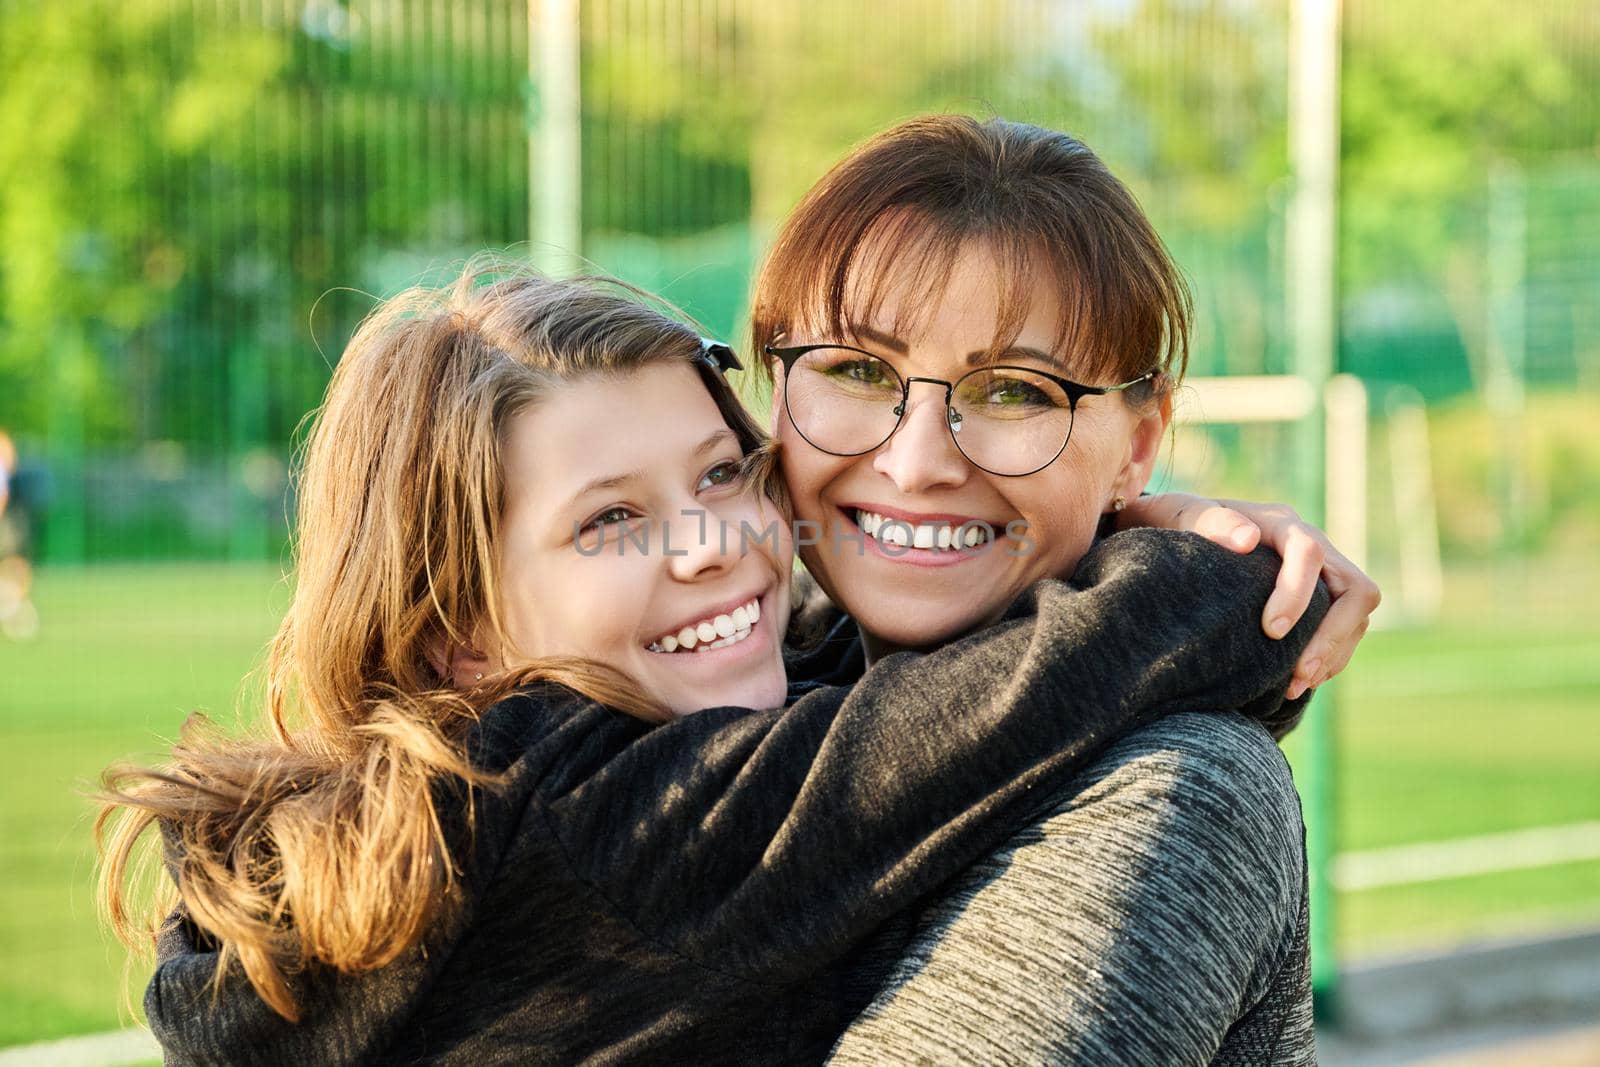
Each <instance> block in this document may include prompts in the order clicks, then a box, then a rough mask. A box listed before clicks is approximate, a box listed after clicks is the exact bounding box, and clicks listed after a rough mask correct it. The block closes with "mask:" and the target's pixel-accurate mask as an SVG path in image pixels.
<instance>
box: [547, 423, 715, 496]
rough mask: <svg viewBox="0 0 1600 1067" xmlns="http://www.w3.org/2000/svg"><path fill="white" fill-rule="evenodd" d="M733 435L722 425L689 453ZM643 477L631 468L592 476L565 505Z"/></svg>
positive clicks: (710, 449)
mask: <svg viewBox="0 0 1600 1067" xmlns="http://www.w3.org/2000/svg"><path fill="white" fill-rule="evenodd" d="M734 436H736V435H735V434H734V432H733V431H732V430H730V429H728V428H727V427H726V426H724V427H723V428H722V429H720V430H717V431H715V432H713V433H712V434H711V436H709V437H707V438H706V439H705V440H704V441H701V442H700V443H699V444H698V445H695V446H694V451H693V452H692V453H691V455H693V456H694V457H695V458H696V459H699V458H700V457H701V456H703V455H705V454H706V453H708V452H714V451H716V449H717V446H718V445H720V444H722V443H723V442H724V441H726V440H728V439H730V438H732V437H734ZM645 477H646V474H645V472H644V471H642V470H631V471H624V472H623V473H621V474H610V475H602V476H601V477H599V478H594V479H591V480H590V481H587V482H585V483H584V484H583V488H581V489H579V490H578V491H577V492H576V493H573V494H572V496H570V497H569V498H567V503H566V504H565V506H566V507H572V506H573V505H574V504H576V503H577V502H578V501H580V500H582V499H583V498H584V497H586V496H588V495H589V494H590V493H597V492H599V491H600V490H602V489H616V488H618V487H620V486H624V485H627V484H628V483H629V482H638V481H643V480H644V479H645Z"/></svg>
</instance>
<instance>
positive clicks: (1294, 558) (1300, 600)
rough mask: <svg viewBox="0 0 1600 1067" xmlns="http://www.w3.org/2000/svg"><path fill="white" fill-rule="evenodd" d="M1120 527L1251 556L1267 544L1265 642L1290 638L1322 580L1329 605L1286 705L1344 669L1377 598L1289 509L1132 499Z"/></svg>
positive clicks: (1168, 496) (1174, 497)
mask: <svg viewBox="0 0 1600 1067" xmlns="http://www.w3.org/2000/svg"><path fill="white" fill-rule="evenodd" d="M1117 526H1118V527H1119V528H1126V527H1130V526H1160V527H1164V528H1166V529H1169V530H1188V531H1190V532H1192V533H1197V534H1200V535H1201V536H1202V537H1205V538H1206V539H1208V540H1211V541H1215V542H1216V543H1217V544H1219V545H1222V546H1223V547H1225V548H1231V549H1233V550H1234V551H1235V552H1249V551H1252V550H1253V549H1254V548H1255V547H1256V546H1257V545H1258V544H1264V545H1266V546H1267V547H1268V548H1270V549H1272V550H1273V551H1274V552H1276V553H1278V555H1280V556H1282V557H1283V567H1282V568H1281V569H1280V570H1279V571H1278V583H1277V586H1276V588H1274V589H1273V591H1272V596H1271V597H1269V598H1268V599H1267V606H1266V609H1265V610H1264V611H1263V612H1262V614H1261V628H1262V629H1263V630H1265V631H1266V633H1267V636H1268V637H1272V638H1279V637H1282V636H1283V635H1284V634H1286V633H1288V632H1289V630H1290V629H1291V628H1292V627H1293V626H1294V624H1295V622H1296V620H1298V619H1299V618H1300V616H1301V615H1302V614H1303V613H1304V612H1305V610H1306V605H1307V604H1309V603H1310V602H1311V592H1312V590H1313V589H1315V588H1316V585H1317V579H1318V578H1319V577H1320V578H1321V579H1322V580H1323V581H1324V582H1326V583H1327V585H1328V592H1330V593H1332V594H1333V607H1332V608H1330V609H1329V610H1328V615H1327V617H1326V618H1324V619H1323V620H1322V625H1321V626H1319V627H1318V628H1317V632H1316V633H1315V634H1313V635H1312V636H1311V643H1310V644H1308V645H1306V650H1305V652H1304V653H1303V654H1302V655H1301V656H1300V661H1299V662H1298V663H1297V664H1295V668H1294V677H1293V679H1291V680H1290V682H1289V688H1288V690H1287V692H1286V693H1285V696H1287V697H1288V698H1289V699H1290V700H1293V699H1294V698H1295V697H1298V696H1299V695H1300V694H1301V693H1304V692H1305V691H1306V690H1307V689H1310V688H1313V687H1314V686H1318V685H1321V684H1322V683H1323V682H1325V681H1327V680H1328V679H1329V678H1332V677H1333V676H1334V675H1336V674H1338V673H1339V672H1340V671H1342V670H1344V668H1345V665H1346V664H1348V663H1349V662H1350V657H1351V655H1352V654H1353V653H1354V652H1355V650H1356V645H1357V644H1358V643H1360V641H1361V638H1362V637H1363V636H1365V634H1366V632H1367V626H1368V624H1369V623H1371V621H1372V613H1373V612H1374V611H1375V610H1377V607H1378V601H1379V600H1380V599H1382V594H1381V593H1380V592H1379V590H1378V585H1377V583H1376V582H1374V581H1373V580H1372V579H1371V578H1368V577H1367V576H1366V574H1365V573H1364V572H1363V571H1362V570H1361V568H1360V567H1357V566H1356V565H1355V564H1354V563H1351V562H1350V560H1348V559H1347V558H1345V555H1344V553H1342V552H1340V551H1339V550H1338V549H1337V548H1334V547H1333V542H1331V541H1329V540H1328V535H1327V534H1325V533H1323V532H1322V531H1321V530H1319V529H1317V528H1316V527H1315V526H1312V525H1311V524H1310V523H1308V522H1306V521H1305V520H1303V519H1302V518H1300V516H1299V515H1297V514H1295V510H1294V509H1293V508H1291V507H1289V506H1288V505H1287V504H1253V503H1251V502H1249V501H1247V500H1211V499H1209V498H1206V497H1200V496H1192V495H1190V494H1188V493H1160V494H1158V495H1155V496H1145V497H1139V498H1138V499H1136V500H1130V501H1129V502H1128V506H1127V508H1126V510H1124V511H1123V512H1122V514H1121V515H1120V516H1119V521H1118V523H1117Z"/></svg>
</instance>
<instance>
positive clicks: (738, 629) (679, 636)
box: [648, 598, 761, 652]
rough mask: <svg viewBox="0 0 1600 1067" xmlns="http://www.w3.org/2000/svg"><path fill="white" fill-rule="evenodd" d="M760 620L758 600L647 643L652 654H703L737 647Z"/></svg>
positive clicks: (759, 602) (759, 603)
mask: <svg viewBox="0 0 1600 1067" xmlns="http://www.w3.org/2000/svg"><path fill="white" fill-rule="evenodd" d="M760 619H761V601H760V599H759V598H758V599H754V600H751V601H750V602H749V603H747V604H741V605H740V606H738V607H736V608H734V609H733V611H732V612H730V613H728V614H726V615H713V616H712V617H711V618H709V619H703V620H701V621H700V622H697V623H695V624H694V625H692V626H685V627H684V628H683V629H681V630H679V631H678V632H677V633H675V634H667V635H666V636H664V637H658V638H656V639H655V640H654V641H652V642H650V645H649V646H648V647H649V649H650V651H651V652H676V651H678V650H679V649H682V650H683V651H685V652H693V651H694V650H695V648H696V647H698V648H699V649H700V650H701V651H702V652H704V651H706V650H707V649H712V648H726V647H727V646H728V645H736V644H738V643H739V642H740V641H743V640H744V639H745V638H747V637H749V636H750V630H751V628H752V627H753V626H755V624H756V623H757V622H759V621H760Z"/></svg>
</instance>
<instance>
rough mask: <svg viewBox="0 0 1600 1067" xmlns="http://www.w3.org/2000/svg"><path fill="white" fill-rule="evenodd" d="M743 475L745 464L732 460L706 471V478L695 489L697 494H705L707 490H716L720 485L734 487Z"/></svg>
mask: <svg viewBox="0 0 1600 1067" xmlns="http://www.w3.org/2000/svg"><path fill="white" fill-rule="evenodd" d="M743 474H744V464H743V463H741V462H739V461H737V460H731V459H730V460H728V461H726V462H724V463H718V464H717V465H716V466H715V467H712V468H711V469H710V470H708V471H706V474H705V477H704V478H701V479H700V484H699V485H698V486H696V487H695V488H696V491H697V492H704V491H705V490H707V489H715V488H716V487H717V486H719V485H732V484H733V483H735V482H737V481H738V480H739V479H740V477H742V476H743Z"/></svg>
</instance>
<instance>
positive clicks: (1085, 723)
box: [539, 531, 1319, 982]
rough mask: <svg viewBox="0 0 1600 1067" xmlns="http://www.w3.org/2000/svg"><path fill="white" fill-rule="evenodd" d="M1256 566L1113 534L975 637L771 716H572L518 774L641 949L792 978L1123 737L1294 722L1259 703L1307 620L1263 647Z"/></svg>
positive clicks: (1213, 552)
mask: <svg viewBox="0 0 1600 1067" xmlns="http://www.w3.org/2000/svg"><path fill="white" fill-rule="evenodd" d="M1276 569H1277V561H1276V558H1275V557H1272V556H1271V555H1270V554H1269V553H1262V554H1260V555H1255V556H1238V555H1234V554H1232V553H1229V552H1227V551H1224V550H1222V549H1219V548H1217V547H1215V546H1213V545H1210V544H1209V543H1207V542H1205V541H1204V540H1202V539H1200V538H1198V537H1193V536H1190V535H1184V534H1172V533H1167V532H1162V531H1137V532H1133V533H1130V534H1127V535H1123V536H1122V537H1117V538H1112V539H1109V540H1107V541H1106V542H1105V543H1103V544H1102V545H1101V546H1099V547H1097V548H1096V549H1095V551H1094V552H1093V553H1091V554H1090V555H1089V556H1087V557H1085V559H1084V562H1083V565H1082V566H1081V567H1080V569H1079V572H1078V574H1077V575H1076V576H1075V577H1074V579H1073V583H1072V584H1067V583H1062V582H1042V583H1039V584H1038V585H1036V586H1035V587H1033V588H1032V589H1031V590H1030V591H1029V592H1028V593H1027V594H1026V595H1025V596H1024V597H1023V598H1021V599H1020V600H1019V601H1018V603H1017V604H1016V605H1014V606H1013V608H1012V610H1011V612H1010V613H1009V614H1008V616H1007V618H1006V619H1005V620H1004V621H1002V622H1001V623H1000V624H998V625H997V626H995V627H993V628H991V629H990V630H988V631H985V632H984V633H983V634H981V635H977V636H975V637H972V638H968V639H966V640H963V641H960V642H957V643H955V644H953V645H951V646H948V647H946V648H944V649H941V650H939V651H937V652H934V653H931V654H928V655H926V656H913V655H904V654H902V655H896V656H890V657H888V658H886V659H885V660H884V661H883V662H881V663H880V664H878V665H877V666H875V667H874V669H873V670H872V671H870V672H869V673H868V675H867V676H866V677H865V678H864V679H863V680H862V681H861V682H860V683H858V684H857V685H856V686H855V687H853V688H852V689H849V690H844V689H832V688H829V689H823V690H820V691H817V692H815V693H812V694H810V695H808V696H807V697H805V698H804V699H803V700H801V701H800V702H798V703H797V704H796V705H794V706H793V707H792V708H790V709H788V710H787V711H782V712H771V713H760V714H752V713H749V712H746V711H742V710H739V709H712V710H709V711H702V712H699V713H696V714H695V715H692V716H689V717H687V718H685V719H681V720H679V721H676V722H674V723H671V724H668V725H666V726H663V727H660V728H657V729H654V730H644V729H641V728H639V727H638V726H637V725H630V724H623V723H619V721H618V720H617V718H616V717H615V716H611V717H609V718H608V717H594V716H589V715H580V716H576V717H574V718H573V719H571V720H570V721H569V723H568V724H567V725H566V726H564V727H562V728H561V729H562V730H565V731H568V736H567V737H566V739H565V740H564V741H562V742H561V743H560V745H559V747H560V749H561V751H562V753H563V755H562V756H561V758H560V759H559V760H556V759H552V760H550V761H549V763H548V764H547V765H546V766H545V767H544V768H543V769H542V770H541V784H540V788H539V793H540V794H541V797H542V804H543V815H544V818H545V820H546V821H547V823H548V826H549V828H550V831H551V832H553V833H554V834H555V836H556V838H557V839H558V840H559V841H560V842H561V844H562V846H563V848H564V850H565V852H566V854H567V856H568V857H569V860H570V864H571V867H572V871H573V873H574V874H575V875H576V876H577V877H578V878H580V879H581V880H583V881H585V882H586V883H588V884H590V885H592V886H593V887H594V888H595V890H596V891H597V893H599V894H600V896H601V897H602V898H603V899H605V900H606V901H607V902H608V903H609V904H610V906H611V907H612V908H613V909H614V910H615V911H616V912H618V913H619V914H620V915H621V916H622V917H624V918H625V919H626V920H627V921H628V922H629V923H631V924H632V925H633V926H634V927H635V928H636V929H638V930H639V931H640V932H641V933H643V934H644V935H645V936H647V937H649V938H651V939H654V940H656V941H658V942H660V943H662V944H664V945H667V946H670V947H671V948H672V949H673V951H675V952H678V953H681V954H683V955H686V956H688V957H690V958H691V959H695V960H697V961H701V962H706V963H708V964H710V963H712V962H713V961H714V965H715V966H717V967H719V968H720V969H723V970H726V971H731V972H733V973H738V974H741V975H744V976H747V977H755V978H759V979H761V980H767V981H778V982H781V981H787V980H789V979H791V978H793V977H796V976H800V975H806V974H811V973H814V972H815V971H816V970H817V969H818V968H820V967H822V966H824V965H825V964H827V963H828V962H830V961H832V960H834V959H836V958H838V956H839V955H840V954H841V953H842V952H844V951H845V950H846V949H848V948H849V947H850V946H852V945H853V944H855V943H856V942H858V941H859V940H860V939H861V938H863V937H864V936H865V935H866V934H867V933H868V932H869V931H871V930H872V929H873V928H874V927H876V926H877V925H878V924H879V923H880V922H882V921H883V920H884V919H885V918H887V917H888V916H889V915H891V914H893V913H894V912H896V911H899V910H901V909H903V908H905V907H907V906H909V905H911V904H912V903H913V902H915V901H917V900H918V899H919V898H921V897H923V896H924V895H925V894H927V893H929V892H931V891H932V890H933V889H934V888H935V887H937V886H938V885H939V884H940V883H941V882H943V881H944V880H945V879H946V878H948V877H950V876H951V875H953V874H954V873H956V872H957V871H959V870H960V869H961V868H962V867H964V866H966V865H967V864H968V863H970V862H971V861H972V860H974V859H976V858H977V857H978V856H979V855H981V854H982V853H983V852H984V851H985V850H987V849H989V848H992V847H993V846H994V845H995V844H997V843H998V842H999V840H1001V839H1002V838H1003V837H1004V836H1005V835H1006V834H1007V833H1009V832H1010V831H1011V830H1013V829H1014V828H1015V827H1016V826H1018V825H1020V823H1021V820H1022V819H1023V817H1024V816H1025V815H1026V813H1027V812H1028V811H1029V810H1031V809H1032V808H1033V807H1034V806H1035V805H1036V804H1037V798H1038V796H1039V795H1040V792H1041V791H1047V790H1051V789H1054V788H1056V787H1058V786H1059V785H1060V783H1062V782H1063V781H1064V780H1065V779H1066V778H1067V777H1068V776H1069V775H1070V774H1071V773H1072V772H1073V771H1074V770H1076V769H1078V768H1081V767H1082V766H1083V765H1084V764H1085V763H1087V762H1088V761H1089V760H1090V759H1091V758H1093V757H1094V755H1096V754H1097V753H1098V752H1099V751H1100V750H1101V749H1102V748H1103V747H1104V746H1105V745H1106V744H1108V743H1109V742H1110V741H1111V740H1113V739H1114V738H1116V737H1117V736H1119V735H1121V734H1122V733H1124V732H1125V731H1127V730H1128V729H1130V728H1132V727H1135V726H1137V725H1140V724H1143V723H1148V722H1150V721H1152V720H1153V719H1155V718H1157V717H1159V716H1161V715H1163V714H1166V713H1170V712H1175V711H1186V710H1194V709H1216V710H1227V709H1237V708H1249V709H1251V711H1253V712H1254V713H1255V714H1256V715H1257V716H1258V717H1261V718H1263V719H1266V720H1275V719H1276V717H1277V716H1278V715H1279V714H1280V713H1282V712H1283V710H1284V709H1285V708H1286V707H1288V708H1289V710H1290V713H1291V714H1293V713H1297V712H1298V710H1299V709H1298V708H1297V707H1295V706H1293V705H1285V704H1284V702H1283V700H1282V686H1283V684H1284V682H1285V681H1286V679H1287V677H1288V673H1289V670H1290V668H1291V666H1292V664H1293V661H1294V658H1295V656H1296V654H1297V653H1298V642H1299V641H1301V640H1304V636H1305V633H1306V632H1308V631H1309V629H1310V626H1311V625H1313V624H1314V623H1315V617H1316V616H1317V615H1318V614H1319V612H1318V611H1315V610H1314V611H1313V612H1312V613H1310V615H1308V617H1307V619H1306V620H1305V622H1304V623H1303V624H1302V628H1301V632H1300V633H1299V634H1298V635H1297V636H1296V638H1294V639H1292V640H1290V641H1284V642H1279V641H1273V640H1270V639H1268V638H1266V637H1265V636H1264V635H1263V634H1262V632H1261V630H1260V627H1259V626H1258V625H1257V624H1256V623H1257V617H1258V615H1259V612H1260V609H1261V604H1262V603H1263V602H1264V601H1265V599H1266V597H1267V596H1268V595H1269V593H1270V591H1271V586H1272V577H1273V575H1274V574H1275V572H1276ZM573 731H576V733H573ZM560 732H561V731H559V730H558V731H557V733H558V734H559V733H560Z"/></svg>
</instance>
